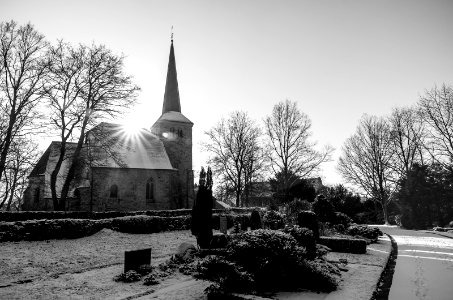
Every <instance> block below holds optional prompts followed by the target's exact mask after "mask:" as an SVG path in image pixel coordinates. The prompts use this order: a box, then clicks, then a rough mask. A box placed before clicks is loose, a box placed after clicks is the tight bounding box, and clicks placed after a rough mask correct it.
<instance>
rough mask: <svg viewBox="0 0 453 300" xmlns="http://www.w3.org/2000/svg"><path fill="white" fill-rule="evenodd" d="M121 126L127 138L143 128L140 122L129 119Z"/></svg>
mask: <svg viewBox="0 0 453 300" xmlns="http://www.w3.org/2000/svg"><path fill="white" fill-rule="evenodd" d="M121 127H122V132H123V134H124V135H125V136H126V137H128V138H134V137H137V136H138V135H139V134H140V131H141V130H143V127H142V126H140V124H138V123H136V122H133V121H131V120H129V121H126V122H125V123H123V124H122V125H121Z"/></svg>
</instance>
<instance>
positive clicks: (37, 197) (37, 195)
mask: <svg viewBox="0 0 453 300" xmlns="http://www.w3.org/2000/svg"><path fill="white" fill-rule="evenodd" d="M39 193H40V191H39V188H36V189H35V193H34V195H33V200H34V201H35V203H38V202H39Z"/></svg>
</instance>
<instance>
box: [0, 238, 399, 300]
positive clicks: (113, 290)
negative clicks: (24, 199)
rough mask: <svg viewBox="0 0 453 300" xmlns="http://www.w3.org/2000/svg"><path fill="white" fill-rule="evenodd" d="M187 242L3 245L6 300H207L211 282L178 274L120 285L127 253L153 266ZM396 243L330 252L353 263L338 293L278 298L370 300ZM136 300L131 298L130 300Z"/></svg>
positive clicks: (1, 282)
mask: <svg viewBox="0 0 453 300" xmlns="http://www.w3.org/2000/svg"><path fill="white" fill-rule="evenodd" d="M182 242H190V243H193V244H195V239H194V237H193V236H192V235H191V234H190V231H173V232H162V233H155V234H126V233H119V232H115V231H111V230H108V229H104V230H102V231H100V232H98V233H96V234H94V235H92V236H89V237H85V238H80V239H74V240H49V241H34V242H26V241H24V242H6V243H0V253H1V256H0V299H132V298H133V299H151V298H152V299H166V300H168V299H191V300H193V299H206V296H205V295H204V289H205V288H206V287H208V286H209V285H210V283H209V282H206V281H201V280H195V279H193V278H192V277H190V276H186V275H182V274H180V273H178V272H176V273H175V274H174V275H172V276H170V277H168V278H166V279H165V280H163V281H162V282H161V283H159V284H158V285H155V286H145V285H143V283H142V282H135V283H118V282H114V281H113V277H114V276H115V275H118V274H120V273H121V272H122V271H123V261H124V251H127V250H133V249H141V248H147V247H151V248H152V252H151V253H152V254H151V256H152V264H153V265H157V264H159V263H160V262H163V261H164V260H166V259H168V258H169V257H170V256H171V255H172V254H174V253H175V250H176V248H177V247H178V245H179V244H181V243H182ZM389 251H390V241H389V240H388V238H382V239H380V241H379V243H377V244H372V245H370V246H368V249H367V254H347V253H329V254H328V256H327V258H328V260H331V261H339V259H340V258H345V259H347V261H348V265H347V267H346V268H347V269H348V271H347V272H342V281H341V283H340V287H339V290H338V291H335V292H333V293H330V294H317V293H312V292H306V293H281V294H279V295H275V296H274V297H275V298H274V299H328V300H330V299H351V300H353V299H357V300H359V299H369V297H370V296H371V294H372V293H373V291H374V289H375V286H376V283H377V281H378V279H379V276H380V273H381V271H382V269H383V267H384V266H385V263H386V260H387V257H388V253H389ZM129 297H130V298H129Z"/></svg>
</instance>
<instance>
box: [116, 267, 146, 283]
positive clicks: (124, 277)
mask: <svg viewBox="0 0 453 300" xmlns="http://www.w3.org/2000/svg"><path fill="white" fill-rule="evenodd" d="M141 279H142V276H140V274H138V273H137V272H135V271H133V270H130V271H127V272H126V273H121V274H120V275H117V276H115V277H114V278H113V280H114V281H116V282H135V281H140V280H141Z"/></svg>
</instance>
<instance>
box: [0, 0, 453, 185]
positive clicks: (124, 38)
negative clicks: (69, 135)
mask: <svg viewBox="0 0 453 300" xmlns="http://www.w3.org/2000/svg"><path fill="white" fill-rule="evenodd" d="M9 20H15V21H17V22H18V23H19V24H25V23H27V22H30V23H31V24H33V25H34V26H35V28H36V29H37V30H38V31H39V32H41V33H42V34H44V35H45V36H46V37H47V39H48V40H49V41H50V42H52V43H54V42H56V41H57V40H58V39H63V40H65V41H66V42H70V43H73V44H78V43H83V44H92V43H96V44H104V45H105V46H107V48H109V49H111V50H112V51H113V52H114V53H117V54H124V55H125V56H126V59H125V72H126V73H127V74H130V75H132V76H133V77H134V82H135V83H136V84H138V85H139V86H140V87H141V89H142V90H141V92H140V94H139V97H138V103H137V105H135V106H134V107H133V108H132V109H131V110H130V111H128V112H125V113H124V114H123V115H122V116H121V118H119V119H118V120H114V121H115V122H117V123H134V124H136V125H137V126H140V127H145V128H149V127H151V126H152V124H154V122H155V121H156V120H157V119H158V118H159V116H160V115H161V112H162V103H163V95H164V89H165V78H166V71H167V64H168V55H169V48H170V35H171V27H172V26H173V28H174V29H173V32H174V46H175V55H176V66H177V72H178V82H179V91H180V98H181V109H182V113H183V114H184V115H185V116H186V117H188V118H189V119H190V120H191V121H192V122H194V128H193V145H194V149H193V164H194V170H199V168H200V166H202V165H204V166H206V160H207V153H204V152H202V151H201V146H200V143H201V142H202V141H203V140H204V139H205V135H204V132H205V131H207V130H209V129H210V128H211V127H212V126H214V125H215V124H216V123H217V122H218V121H220V119H221V118H222V117H228V114H229V113H230V112H232V111H235V110H240V111H245V112H247V113H249V115H250V116H251V117H252V118H253V119H254V120H255V121H256V122H257V124H259V125H262V124H263V119H264V118H265V117H266V116H267V115H269V114H270V113H271V111H272V107H273V106H274V105H275V104H277V103H278V102H280V101H284V100H285V99H289V100H291V101H295V102H297V104H298V108H299V109H300V110H301V111H303V112H304V113H306V114H307V115H308V116H309V117H310V119H311V121H312V140H313V141H317V143H318V146H319V148H322V147H323V146H324V145H331V146H332V147H334V148H335V149H336V150H335V152H334V154H333V157H332V158H333V159H332V161H331V162H329V163H326V164H325V165H324V166H323V168H322V170H321V171H320V174H319V175H320V176H321V178H322V179H323V182H324V183H325V184H336V183H343V180H342V178H341V176H340V175H339V174H338V173H337V171H336V165H337V160H338V157H339V155H340V154H341V147H342V145H343V143H344V142H345V140H346V139H347V138H348V137H349V136H351V135H352V134H353V133H354V131H355V129H356V127H357V125H358V122H359V120H360V118H361V116H362V115H363V114H365V113H366V114H370V115H376V116H386V115H389V114H390V112H391V110H392V108H394V107H402V106H411V105H414V104H415V103H416V102H417V100H418V98H419V97H420V95H423V94H424V92H425V90H427V89H431V88H432V87H434V86H435V85H440V84H442V83H446V84H450V85H451V84H453V0H443V1H441V0H433V1H428V0H401V1H397V0H380V1H371V0H355V1H352V0H332V1H323V0H319V1H315V0H313V1H302V0H296V1H288V0H282V1H268V0H256V1H251V0H238V1H237V0H228V1H219V0H198V1H186V0H165V1H164V0H162V1H155V0H129V1H119V0H78V1H62V0H40V1H33V0H28V1H25V0H0V21H9ZM51 140H52V138H46V139H42V141H41V146H42V148H46V147H47V146H48V144H49V142H50V141H51Z"/></svg>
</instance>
